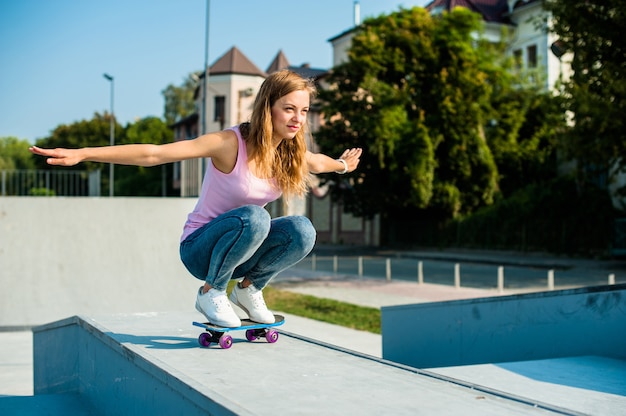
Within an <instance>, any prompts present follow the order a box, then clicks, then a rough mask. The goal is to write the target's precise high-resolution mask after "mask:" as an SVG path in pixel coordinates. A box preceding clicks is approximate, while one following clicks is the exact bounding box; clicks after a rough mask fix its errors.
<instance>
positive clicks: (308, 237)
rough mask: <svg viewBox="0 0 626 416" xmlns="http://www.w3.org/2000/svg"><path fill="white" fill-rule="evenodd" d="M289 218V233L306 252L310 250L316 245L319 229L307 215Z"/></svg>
mask: <svg viewBox="0 0 626 416" xmlns="http://www.w3.org/2000/svg"><path fill="white" fill-rule="evenodd" d="M287 218H288V219H289V228H290V230H289V231H288V232H289V235H290V236H291V238H292V239H293V240H294V242H295V243H296V244H297V245H298V246H300V247H301V249H302V250H303V251H305V252H307V253H308V252H309V251H311V250H312V249H313V246H314V245H315V239H316V237H317V231H315V227H314V226H313V224H312V223H311V220H310V219H308V218H307V217H305V216H292V217H287Z"/></svg>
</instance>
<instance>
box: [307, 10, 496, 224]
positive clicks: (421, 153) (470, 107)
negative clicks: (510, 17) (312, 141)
mask: <svg viewBox="0 0 626 416" xmlns="http://www.w3.org/2000/svg"><path fill="white" fill-rule="evenodd" d="M480 30H481V21H480V19H479V17H478V16H477V15H475V14H473V13H471V12H469V11H467V10H465V9H455V11H453V12H451V13H446V14H444V15H443V16H441V18H437V19H434V18H432V17H431V16H430V15H429V14H428V13H427V12H426V11H425V10H424V9H422V8H413V9H410V10H406V9H401V10H400V11H399V12H396V13H392V14H391V15H388V16H380V17H377V18H374V19H369V20H367V21H365V22H364V24H363V25H362V26H361V27H360V28H359V29H358V32H357V33H356V34H355V36H354V38H353V43H352V47H351V49H350V52H349V61H348V62H347V63H346V64H344V65H341V66H339V67H338V68H336V69H335V70H334V72H333V74H332V75H331V76H330V78H329V82H330V84H331V85H332V87H331V88H330V89H328V90H327V91H323V92H322V93H321V95H320V98H321V100H322V103H323V112H324V114H325V115H326V124H325V126H324V127H323V128H322V130H321V131H320V132H319V133H318V140H319V143H320V145H321V147H322V148H323V149H324V150H325V151H334V152H337V151H338V150H339V149H340V148H341V147H343V146H344V145H345V142H351V145H358V146H362V147H364V149H365V150H366V153H365V156H364V158H363V162H364V163H363V166H362V168H361V169H359V170H358V171H357V173H355V174H354V175H353V180H352V181H351V186H342V187H336V188H335V190H334V192H335V194H336V195H340V197H341V199H342V201H343V202H344V205H345V206H346V208H347V209H348V210H349V211H351V212H354V213H355V214H357V215H373V214H375V213H383V214H384V213H387V214H388V215H392V216H395V215H396V214H397V213H398V211H399V210H406V209H409V210H414V209H427V208H428V209H429V210H432V211H437V212H440V213H442V215H444V216H446V217H453V216H456V215H459V214H463V213H467V212H471V211H472V210H473V209H475V208H476V207H478V206H481V205H483V204H489V203H491V202H492V200H493V197H494V194H495V193H496V192H497V174H498V172H497V168H496V164H495V162H494V159H493V155H492V153H491V151H490V149H489V147H488V145H487V141H486V138H485V134H484V129H483V124H484V121H485V118H486V115H487V113H486V109H488V108H490V103H489V99H490V96H491V94H492V89H493V82H494V80H497V78H496V77H493V79H490V78H489V77H490V76H492V75H493V73H494V72H495V70H494V68H493V67H491V68H487V67H486V66H485V65H483V64H484V63H485V62H491V61H492V59H493V58H492V54H493V50H492V48H490V47H486V44H483V43H482V42H481V43H477V42H476V41H475V40H474V39H475V38H474V35H475V34H476V33H479V32H480ZM338 138H342V140H339V141H338V140H337V139H338Z"/></svg>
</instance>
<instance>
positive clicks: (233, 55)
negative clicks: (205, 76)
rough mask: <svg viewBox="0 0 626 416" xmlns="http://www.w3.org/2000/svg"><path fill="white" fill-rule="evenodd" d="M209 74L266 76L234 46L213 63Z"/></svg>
mask: <svg viewBox="0 0 626 416" xmlns="http://www.w3.org/2000/svg"><path fill="white" fill-rule="evenodd" d="M209 74H210V75H218V74H242V75H258V76H260V77H263V78H265V77H267V74H266V73H265V72H263V71H261V70H260V69H259V68H258V67H257V66H256V65H255V64H253V63H252V61H250V60H249V59H248V57H246V55H244V54H243V53H242V52H241V51H240V50H239V49H237V47H236V46H233V47H232V48H230V50H229V51H228V52H226V53H225V54H224V55H222V56H221V57H220V58H219V59H218V60H217V61H215V63H214V64H213V65H212V66H211V68H210V69H209Z"/></svg>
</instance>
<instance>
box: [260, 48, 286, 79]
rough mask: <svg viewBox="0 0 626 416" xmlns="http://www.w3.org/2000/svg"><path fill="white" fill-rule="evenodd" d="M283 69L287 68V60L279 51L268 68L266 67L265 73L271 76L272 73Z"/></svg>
mask: <svg viewBox="0 0 626 416" xmlns="http://www.w3.org/2000/svg"><path fill="white" fill-rule="evenodd" d="M285 68H289V61H288V60H287V57H286V56H285V54H284V53H283V51H282V49H281V50H279V51H278V53H277V54H276V57H275V58H274V60H273V61H272V63H271V64H270V66H269V67H267V70H266V71H265V72H267V73H268V74H271V73H273V72H276V71H280V70H281V69H285Z"/></svg>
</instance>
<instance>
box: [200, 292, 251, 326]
mask: <svg viewBox="0 0 626 416" xmlns="http://www.w3.org/2000/svg"><path fill="white" fill-rule="evenodd" d="M196 309H197V310H198V312H200V313H201V314H202V315H204V316H205V317H206V319H208V320H209V322H210V323H212V324H215V325H219V326H224V327H228V328H236V327H238V326H241V320H240V319H239V317H238V316H237V314H236V313H235V311H234V310H233V307H232V306H231V304H230V302H229V301H228V298H227V297H226V292H222V291H220V290H216V289H209V291H208V292H206V293H205V294H202V288H200V290H198V296H197V297H196Z"/></svg>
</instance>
